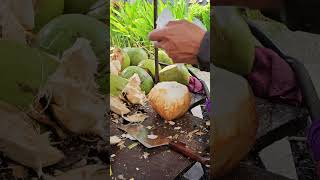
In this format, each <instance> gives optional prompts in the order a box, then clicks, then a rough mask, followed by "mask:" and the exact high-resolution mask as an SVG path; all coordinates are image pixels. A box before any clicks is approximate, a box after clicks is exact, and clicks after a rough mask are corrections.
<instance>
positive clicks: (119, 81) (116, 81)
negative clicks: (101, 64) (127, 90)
mask: <svg viewBox="0 0 320 180" xmlns="http://www.w3.org/2000/svg"><path fill="white" fill-rule="evenodd" d="M127 83H128V80H127V79H125V78H123V77H121V76H116V75H113V74H110V95H112V96H118V95H120V94H121V91H122V90H123V88H124V87H125V86H126V85H127Z"/></svg>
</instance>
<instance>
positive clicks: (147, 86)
mask: <svg viewBox="0 0 320 180" xmlns="http://www.w3.org/2000/svg"><path fill="white" fill-rule="evenodd" d="M135 73H137V74H138V76H139V78H140V80H141V85H140V87H141V90H142V91H144V92H145V93H146V94H148V93H149V91H150V90H151V89H152V87H153V85H154V82H153V79H152V77H151V76H150V75H149V74H148V73H147V71H145V70H144V69H142V68H141V67H138V66H129V67H127V68H126V69H124V70H123V71H122V72H121V76H122V77H124V78H126V79H129V78H130V77H131V76H133V75H134V74H135Z"/></svg>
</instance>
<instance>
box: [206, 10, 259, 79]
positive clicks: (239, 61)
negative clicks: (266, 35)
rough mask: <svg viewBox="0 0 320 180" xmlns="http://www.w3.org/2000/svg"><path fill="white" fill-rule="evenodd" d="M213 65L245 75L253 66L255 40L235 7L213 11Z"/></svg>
mask: <svg viewBox="0 0 320 180" xmlns="http://www.w3.org/2000/svg"><path fill="white" fill-rule="evenodd" d="M213 23H214V25H213V26H214V27H215V28H214V29H213V36H214V37H215V38H213V43H214V44H216V47H215V48H214V49H213V50H214V53H213V58H212V59H213V63H214V64H215V65H216V66H217V67H221V68H224V69H226V70H229V71H231V72H234V73H237V74H240V75H247V74H248V73H249V72H250V71H251V69H252V66H253V61H254V51H255V49H254V48H255V39H254V37H253V36H252V34H251V32H250V29H249V27H248V25H247V24H246V22H245V21H244V19H243V18H242V17H241V15H240V12H239V11H238V9H237V8H235V7H215V8H214V10H213Z"/></svg>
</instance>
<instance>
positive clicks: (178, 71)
mask: <svg viewBox="0 0 320 180" xmlns="http://www.w3.org/2000/svg"><path fill="white" fill-rule="evenodd" d="M190 76H191V74H190V73H189V71H188V69H187V67H186V66H185V65H184V64H181V63H178V64H172V65H169V66H167V67H165V68H163V69H162V70H161V71H159V80H160V81H161V82H162V81H176V82H178V83H181V84H184V85H188V84H189V79H190Z"/></svg>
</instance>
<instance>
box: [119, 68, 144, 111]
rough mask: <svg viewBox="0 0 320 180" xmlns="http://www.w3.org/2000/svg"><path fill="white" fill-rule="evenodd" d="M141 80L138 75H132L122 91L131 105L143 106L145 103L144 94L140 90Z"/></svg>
mask: <svg viewBox="0 0 320 180" xmlns="http://www.w3.org/2000/svg"><path fill="white" fill-rule="evenodd" d="M140 84H141V80H140V78H139V75H138V74H134V75H133V76H131V77H130V79H129V80H128V84H127V85H126V86H125V87H124V89H123V90H122V93H123V94H124V96H125V98H126V99H127V100H128V101H129V102H130V103H132V104H140V105H144V104H145V102H146V101H147V98H146V96H145V93H144V92H142V91H141V88H140Z"/></svg>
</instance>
